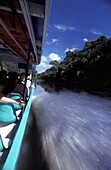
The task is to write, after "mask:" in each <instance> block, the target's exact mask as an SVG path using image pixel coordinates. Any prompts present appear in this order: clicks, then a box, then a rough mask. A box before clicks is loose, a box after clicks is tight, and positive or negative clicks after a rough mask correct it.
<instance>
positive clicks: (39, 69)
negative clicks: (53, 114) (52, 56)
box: [36, 56, 52, 73]
mask: <svg viewBox="0 0 111 170" xmlns="http://www.w3.org/2000/svg"><path fill="white" fill-rule="evenodd" d="M50 67H52V66H51V65H50V64H48V59H47V58H46V57H45V56H42V57H41V63H40V64H39V65H37V66H36V69H37V72H38V73H42V72H44V71H46V70H47V69H48V68H50Z"/></svg>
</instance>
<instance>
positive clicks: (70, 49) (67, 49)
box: [64, 47, 78, 53]
mask: <svg viewBox="0 0 111 170" xmlns="http://www.w3.org/2000/svg"><path fill="white" fill-rule="evenodd" d="M77 49H78V48H74V47H73V48H66V49H65V51H64V52H65V53H66V52H68V51H74V50H77Z"/></svg>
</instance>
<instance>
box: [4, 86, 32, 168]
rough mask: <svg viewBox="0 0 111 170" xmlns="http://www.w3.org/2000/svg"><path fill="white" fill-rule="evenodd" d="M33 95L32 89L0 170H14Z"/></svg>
mask: <svg viewBox="0 0 111 170" xmlns="http://www.w3.org/2000/svg"><path fill="white" fill-rule="evenodd" d="M33 94H34V88H32V91H31V95H30V98H29V100H28V103H27V106H26V108H25V111H24V113H23V116H22V119H21V122H20V125H19V128H18V130H17V133H16V135H15V138H14V141H13V144H12V146H11V149H10V152H9V154H8V157H7V159H6V161H5V164H4V166H3V169H2V170H16V165H17V161H18V158H19V154H20V149H21V145H22V141H23V137H24V133H25V129H26V125H27V121H28V116H29V111H30V107H31V103H32V97H33Z"/></svg>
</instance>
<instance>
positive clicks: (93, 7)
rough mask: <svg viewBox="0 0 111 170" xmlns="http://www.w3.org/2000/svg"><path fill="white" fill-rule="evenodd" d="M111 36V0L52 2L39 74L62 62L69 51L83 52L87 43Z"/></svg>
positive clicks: (65, 0)
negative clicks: (54, 63) (56, 62)
mask: <svg viewBox="0 0 111 170" xmlns="http://www.w3.org/2000/svg"><path fill="white" fill-rule="evenodd" d="M101 35H105V36H106V37H108V38H109V37H111V1H110V0H52V3H51V11H50V17H49V22H48V29H47V34H46V39H45V43H44V48H43V54H42V58H41V63H40V64H39V65H38V66H37V71H38V73H41V72H44V71H45V70H46V69H47V68H50V67H51V65H50V64H49V63H50V61H52V60H57V61H59V62H61V61H62V60H63V59H64V57H65V54H66V51H68V50H70V51H71V50H75V49H78V50H82V49H83V47H84V45H85V42H87V41H92V40H95V39H97V38H98V37H100V36H101Z"/></svg>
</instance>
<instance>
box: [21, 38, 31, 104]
mask: <svg viewBox="0 0 111 170" xmlns="http://www.w3.org/2000/svg"><path fill="white" fill-rule="evenodd" d="M31 48H32V44H31V41H30V43H29V50H28V58H27V65H26V70H25V84H24V97H23V98H24V101H25V99H26V84H27V76H28V68H29V61H30V52H31Z"/></svg>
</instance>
